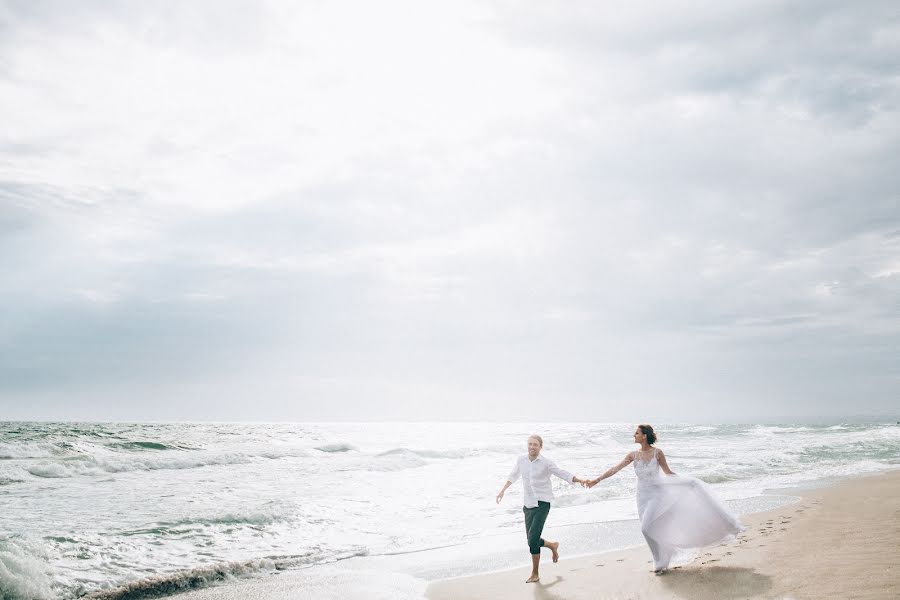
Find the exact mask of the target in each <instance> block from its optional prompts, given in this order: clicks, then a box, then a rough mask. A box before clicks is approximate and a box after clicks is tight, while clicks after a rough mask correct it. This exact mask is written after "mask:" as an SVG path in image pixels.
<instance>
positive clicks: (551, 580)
mask: <svg viewBox="0 0 900 600" xmlns="http://www.w3.org/2000/svg"><path fill="white" fill-rule="evenodd" d="M767 493H768V494H772V495H776V494H777V495H779V496H793V497H795V498H798V499H797V500H796V501H795V502H791V503H787V504H783V505H780V506H778V507H776V508H774V509H771V510H764V511H760V512H752V513H744V514H743V515H741V516H740V519H741V521H742V523H743V524H744V526H745V527H746V528H747V529H746V531H745V532H744V533H743V534H741V535H740V536H739V537H738V538H736V539H735V540H733V541H731V542H726V543H723V544H720V545H718V546H713V547H710V548H706V549H703V550H702V551H701V552H699V553H698V555H697V556H696V557H695V558H694V560H692V561H690V562H688V563H685V564H682V566H679V567H676V568H673V569H672V570H671V571H669V573H667V574H666V575H663V576H661V577H656V576H654V575H653V574H652V572H651V568H652V564H651V563H650V554H649V550H648V549H647V548H646V546H643V545H640V546H634V547H629V548H627V549H622V550H611V551H607V552H600V553H589V554H579V555H573V556H567V555H566V553H565V550H566V543H565V542H566V540H565V538H562V539H561V542H562V543H563V546H562V548H561V550H562V558H561V560H560V562H559V563H557V564H553V563H552V562H551V561H550V560H549V554H548V556H546V557H544V558H545V560H542V562H541V582H540V583H538V584H525V583H524V580H525V577H527V575H528V571H529V568H528V566H527V565H526V561H522V562H521V566H520V567H516V568H509V567H501V568H500V569H494V570H489V571H484V572H480V573H478V574H475V575H463V576H459V577H452V578H447V579H437V578H432V577H430V576H428V575H427V574H425V573H423V572H415V571H414V570H411V569H408V568H405V567H404V565H403V560H402V559H403V557H402V556H387V557H382V556H379V557H362V558H352V559H348V560H345V561H339V562H338V563H332V564H327V565H316V566H311V567H307V568H303V569H298V570H291V571H281V572H278V573H275V574H273V575H270V576H265V577H261V578H249V579H238V580H232V581H229V582H226V583H219V584H213V585H211V586H209V587H202V588H198V589H193V590H186V591H183V592H181V593H176V594H174V595H172V596H168V597H175V598H178V599H179V600H245V599H248V600H281V599H292V598H298V599H299V598H316V599H317V600H324V599H332V598H333V599H335V600H338V599H340V600H346V599H360V600H361V599H366V600H382V599H383V600H400V599H402V600H425V599H427V600H451V599H453V600H456V599H460V598H465V599H467V600H477V599H485V600H488V599H490V600H507V599H508V600H518V599H522V598H528V599H531V598H539V599H542V600H582V599H584V600H587V599H591V600H596V599H598V598H610V599H612V598H633V599H641V598H652V599H656V598H660V599H665V598H672V599H684V600H688V599H690V600H729V599H733V600H737V599H739V598H780V599H784V598H791V599H793V600H799V599H801V598H850V597H852V598H894V597H900V566H898V564H897V562H898V558H897V557H896V554H897V553H896V543H897V540H900V469H893V470H889V471H883V472H880V473H877V474H865V475H860V476H854V477H850V478H839V479H823V480H814V481H809V482H806V483H805V484H803V486H802V487H800V488H788V489H785V488H772V489H770V490H768V491H767ZM861 506H865V507H866V508H865V509H861V508H860V507H861ZM848 529H849V530H850V531H851V533H852V534H853V535H847V533H846V532H847V530H848ZM822 534H825V535H827V536H830V537H829V539H828V540H825V541H823V540H822V539H820V536H821V535H822ZM860 536H862V537H861V538H860ZM838 543H840V544H841V546H842V548H843V550H842V552H841V554H840V555H838V556H832V557H830V558H829V559H828V560H825V561H822V556H821V554H820V553H817V552H815V551H813V550H811V549H813V548H831V547H837V544H838ZM892 552H893V554H892ZM811 557H812V560H810V558H811ZM891 557H893V563H891V562H890V558H891ZM441 558H442V559H443V560H444V561H445V562H446V563H447V564H454V558H453V555H452V554H448V555H443V556H442V557H441ZM790 565H796V567H791V566H790ZM455 566H460V565H458V564H457V565H455ZM461 572H464V571H461ZM833 580H834V581H833Z"/></svg>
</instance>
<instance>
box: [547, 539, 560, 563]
mask: <svg viewBox="0 0 900 600" xmlns="http://www.w3.org/2000/svg"><path fill="white" fill-rule="evenodd" d="M544 545H545V546H547V547H548V548H550V552H552V553H553V562H559V542H544Z"/></svg>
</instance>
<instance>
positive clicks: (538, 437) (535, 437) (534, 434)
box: [528, 433, 544, 448]
mask: <svg viewBox="0 0 900 600" xmlns="http://www.w3.org/2000/svg"><path fill="white" fill-rule="evenodd" d="M528 439H529V440H537V441H538V444H540V445H541V448H543V447H544V438H542V437H541V436H539V435H538V434H536V433H532V434H531V435H529V436H528Z"/></svg>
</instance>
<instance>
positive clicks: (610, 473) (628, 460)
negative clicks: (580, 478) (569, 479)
mask: <svg viewBox="0 0 900 600" xmlns="http://www.w3.org/2000/svg"><path fill="white" fill-rule="evenodd" d="M632 461H634V456H633V455H632V454H631V453H630V452H629V453H628V454H627V455H626V456H625V458H623V459H622V462H620V463H619V464H617V465H616V466H614V467H610V468H609V469H607V471H606V472H605V473H604V474H603V475H600V476H599V477H597V478H596V479H591V480H590V481H588V482H587V485H588V487H594V486H595V485H597V484H598V483H600V482H601V481H603V480H604V479H606V478H607V477H612V476H613V475H615V474H616V473H618V472H619V471H621V470H622V469H624V468H625V466H626V465H628V464H629V463H631V462H632Z"/></svg>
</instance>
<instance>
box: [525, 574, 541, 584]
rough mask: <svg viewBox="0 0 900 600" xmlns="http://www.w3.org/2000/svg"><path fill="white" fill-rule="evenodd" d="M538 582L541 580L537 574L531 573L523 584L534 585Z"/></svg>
mask: <svg viewBox="0 0 900 600" xmlns="http://www.w3.org/2000/svg"><path fill="white" fill-rule="evenodd" d="M540 580H541V578H540V577H538V574H537V573H532V574H531V577H529V578H528V579H526V580H525V583H536V582H538V581H540Z"/></svg>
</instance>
